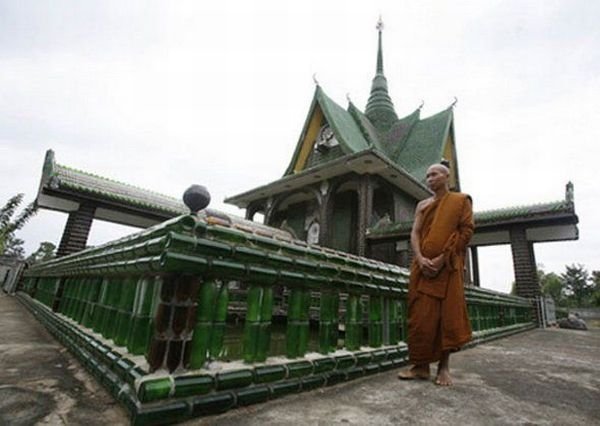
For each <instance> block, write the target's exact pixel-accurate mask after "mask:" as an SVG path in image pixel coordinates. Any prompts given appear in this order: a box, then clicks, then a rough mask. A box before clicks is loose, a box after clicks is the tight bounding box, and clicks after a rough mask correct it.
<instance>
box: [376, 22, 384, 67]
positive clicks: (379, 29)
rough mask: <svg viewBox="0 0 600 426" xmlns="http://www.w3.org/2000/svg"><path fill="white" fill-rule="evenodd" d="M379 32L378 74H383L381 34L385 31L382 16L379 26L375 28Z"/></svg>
mask: <svg viewBox="0 0 600 426" xmlns="http://www.w3.org/2000/svg"><path fill="white" fill-rule="evenodd" d="M375 28H376V29H377V32H378V33H379V34H378V36H379V43H378V46H377V71H376V72H377V74H383V49H382V47H381V32H382V31H383V19H381V15H379V21H377V26H376V27H375Z"/></svg>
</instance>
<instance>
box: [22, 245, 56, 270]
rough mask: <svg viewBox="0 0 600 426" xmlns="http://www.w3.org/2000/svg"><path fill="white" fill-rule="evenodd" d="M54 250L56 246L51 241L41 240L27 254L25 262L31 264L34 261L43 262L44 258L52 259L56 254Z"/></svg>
mask: <svg viewBox="0 0 600 426" xmlns="http://www.w3.org/2000/svg"><path fill="white" fill-rule="evenodd" d="M55 250H56V246H55V245H54V244H52V243H51V242H49V241H44V242H41V243H40V246H39V247H38V249H37V250H36V251H34V252H33V253H31V254H30V255H29V257H28V258H27V262H28V263H29V264H30V265H33V264H35V263H39V262H45V261H46V260H50V259H53V258H54V257H55V256H56V253H55Z"/></svg>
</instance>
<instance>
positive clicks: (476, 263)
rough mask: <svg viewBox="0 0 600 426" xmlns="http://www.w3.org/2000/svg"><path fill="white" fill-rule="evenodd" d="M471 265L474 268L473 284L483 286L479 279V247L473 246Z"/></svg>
mask: <svg viewBox="0 0 600 426" xmlns="http://www.w3.org/2000/svg"><path fill="white" fill-rule="evenodd" d="M471 267H472V268H473V285H474V286H475V287H481V282H480V281H479V254H478V253H477V247H476V246H472V247H471Z"/></svg>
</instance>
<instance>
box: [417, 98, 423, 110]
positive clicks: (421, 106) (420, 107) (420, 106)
mask: <svg viewBox="0 0 600 426" xmlns="http://www.w3.org/2000/svg"><path fill="white" fill-rule="evenodd" d="M423 105H425V101H424V100H423V99H421V105H419V108H417V109H418V110H419V111H421V109H423Z"/></svg>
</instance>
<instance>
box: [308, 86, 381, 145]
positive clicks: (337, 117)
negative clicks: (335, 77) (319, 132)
mask: <svg viewBox="0 0 600 426" xmlns="http://www.w3.org/2000/svg"><path fill="white" fill-rule="evenodd" d="M315 96H316V97H317V100H318V102H319V105H321V109H322V110H323V114H324V115H325V118H326V119H327V122H328V123H329V126H331V129H332V130H333V132H334V134H335V136H336V138H337V140H338V142H339V143H340V145H341V146H342V149H343V151H344V152H345V153H346V154H351V153H355V152H359V151H362V150H364V149H367V148H369V146H370V144H369V142H368V141H367V140H366V139H365V137H364V135H363V133H362V132H361V129H360V127H359V124H358V123H357V122H356V121H354V118H353V117H352V114H350V113H349V112H348V111H346V110H345V109H344V108H342V107H341V106H339V105H338V104H336V103H335V102H333V101H332V100H331V99H330V98H329V97H328V96H327V95H326V94H325V92H324V91H323V89H321V88H320V87H319V86H317V90H316V92H315Z"/></svg>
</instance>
